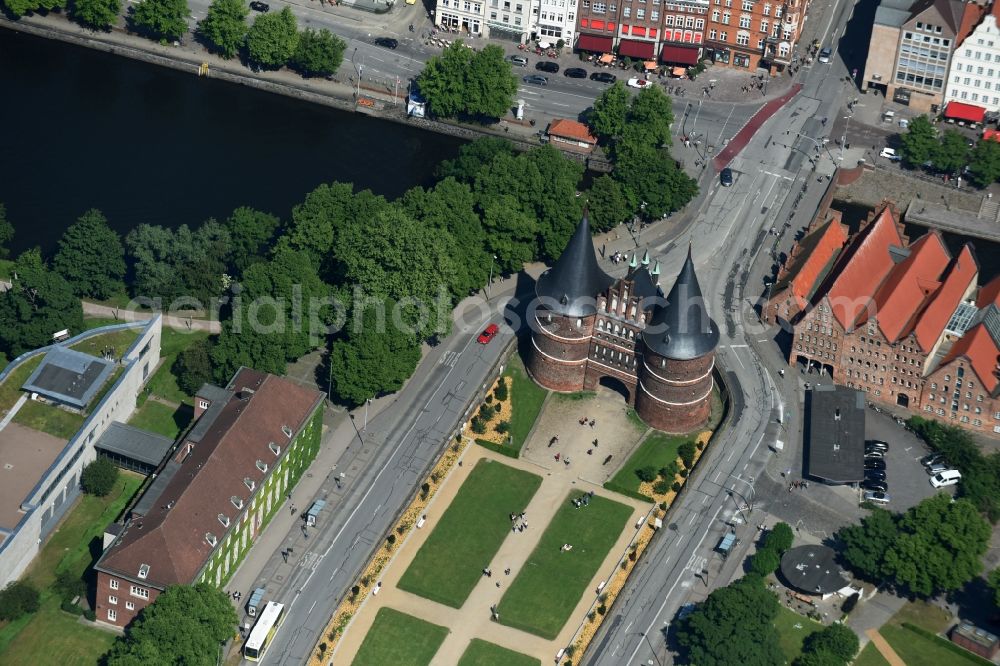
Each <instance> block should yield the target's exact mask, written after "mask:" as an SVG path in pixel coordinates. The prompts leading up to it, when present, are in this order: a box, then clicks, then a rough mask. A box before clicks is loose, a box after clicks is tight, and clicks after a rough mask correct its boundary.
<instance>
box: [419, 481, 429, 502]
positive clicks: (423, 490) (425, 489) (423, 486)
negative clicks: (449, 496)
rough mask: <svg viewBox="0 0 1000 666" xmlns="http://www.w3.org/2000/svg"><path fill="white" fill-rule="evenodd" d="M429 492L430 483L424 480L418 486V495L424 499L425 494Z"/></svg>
mask: <svg viewBox="0 0 1000 666" xmlns="http://www.w3.org/2000/svg"><path fill="white" fill-rule="evenodd" d="M430 492H431V484H429V483H427V482H426V481H424V482H423V484H421V486H420V495H421V496H422V497H423V498H424V499H426V498H427V495H429V494H430Z"/></svg>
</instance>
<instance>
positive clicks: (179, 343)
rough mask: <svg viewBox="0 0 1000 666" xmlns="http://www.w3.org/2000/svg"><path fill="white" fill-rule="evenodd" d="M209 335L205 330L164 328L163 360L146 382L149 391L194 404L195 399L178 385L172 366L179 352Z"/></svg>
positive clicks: (162, 340) (171, 399)
mask: <svg viewBox="0 0 1000 666" xmlns="http://www.w3.org/2000/svg"><path fill="white" fill-rule="evenodd" d="M207 337H208V333H206V332H204V331H193V332H190V331H176V330H174V329H172V328H164V329H163V335H162V337H161V340H160V358H161V359H162V362H161V364H160V367H159V369H157V371H156V372H155V373H154V374H153V376H152V377H151V378H150V380H149V383H147V384H146V388H147V389H148V390H149V392H150V393H153V394H154V395H158V396H160V397H161V398H165V399H167V400H170V401H171V402H177V403H184V404H188V405H192V406H193V405H194V399H193V398H192V397H191V396H189V395H188V394H186V393H184V391H182V390H181V389H180V387H178V386H177V377H175V376H174V373H173V371H172V370H171V368H173V365H174V361H175V360H177V354H179V353H180V352H182V351H183V350H184V349H186V348H187V347H188V346H189V345H192V344H194V343H195V342H196V341H198V340H204V339H205V338H207Z"/></svg>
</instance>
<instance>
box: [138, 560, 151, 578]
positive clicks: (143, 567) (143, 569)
mask: <svg viewBox="0 0 1000 666" xmlns="http://www.w3.org/2000/svg"><path fill="white" fill-rule="evenodd" d="M148 576H149V565H148V564H140V565H139V578H141V579H142V580H146V578H147V577H148Z"/></svg>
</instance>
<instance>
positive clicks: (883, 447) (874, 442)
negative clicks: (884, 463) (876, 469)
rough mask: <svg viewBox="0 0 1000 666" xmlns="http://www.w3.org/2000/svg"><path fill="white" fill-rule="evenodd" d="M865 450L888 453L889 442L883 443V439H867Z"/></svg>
mask: <svg viewBox="0 0 1000 666" xmlns="http://www.w3.org/2000/svg"><path fill="white" fill-rule="evenodd" d="M865 448H867V449H878V450H879V451H888V450H889V442H883V441H882V440H881V439H866V440H865Z"/></svg>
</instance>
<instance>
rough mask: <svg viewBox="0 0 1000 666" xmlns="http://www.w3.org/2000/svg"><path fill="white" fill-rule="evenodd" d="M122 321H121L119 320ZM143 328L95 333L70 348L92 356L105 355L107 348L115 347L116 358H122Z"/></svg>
mask: <svg viewBox="0 0 1000 666" xmlns="http://www.w3.org/2000/svg"><path fill="white" fill-rule="evenodd" d="M119 323H120V322H119ZM141 332H142V330H141V329H136V328H127V329H124V330H121V331H111V332H109V333H104V334H102V335H95V336H94V337H92V338H87V339H86V340H83V341H81V342H78V343H76V344H75V345H73V346H72V347H70V349H75V350H76V351H78V352H83V353H84V354H90V355H91V356H103V355H104V350H105V349H108V348H110V349H114V356H115V358H121V357H122V356H124V355H125V352H127V351H128V348H129V347H131V346H132V343H134V342H135V340H136V338H138V337H139V333H141Z"/></svg>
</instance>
